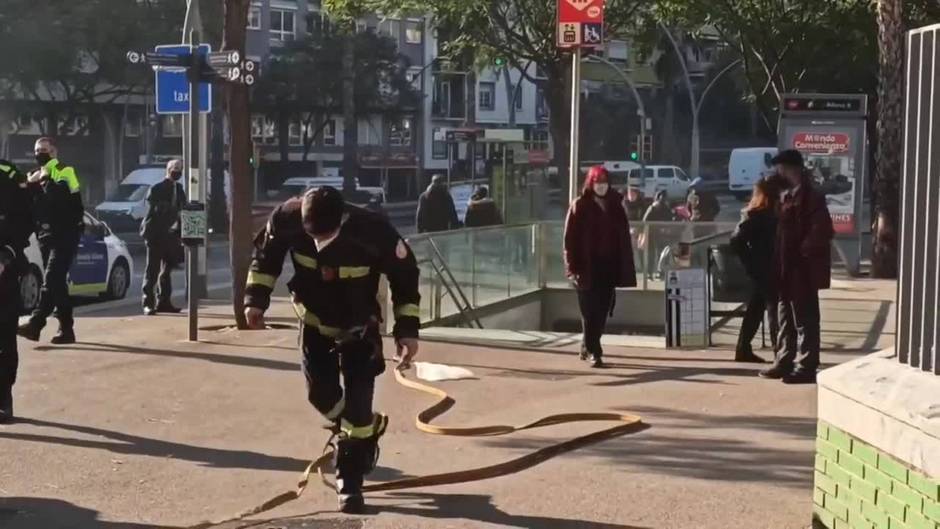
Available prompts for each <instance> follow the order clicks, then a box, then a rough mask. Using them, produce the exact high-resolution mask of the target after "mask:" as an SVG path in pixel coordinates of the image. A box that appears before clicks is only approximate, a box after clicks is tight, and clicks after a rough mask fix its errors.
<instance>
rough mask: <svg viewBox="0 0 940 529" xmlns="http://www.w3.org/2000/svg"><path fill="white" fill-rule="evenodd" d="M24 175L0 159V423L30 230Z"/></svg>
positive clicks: (6, 407) (13, 365)
mask: <svg viewBox="0 0 940 529" xmlns="http://www.w3.org/2000/svg"><path fill="white" fill-rule="evenodd" d="M26 187H27V185H26V175H24V174H23V173H21V172H20V171H19V169H17V168H16V166H15V165H13V164H12V163H10V162H8V161H6V160H0V300H3V302H2V303H0V424H2V423H6V422H10V421H11V420H13V384H15V383H16V371H17V367H18V365H19V354H18V352H17V350H16V324H17V321H18V320H19V316H20V309H21V307H20V274H21V272H22V271H23V270H24V265H25V260H26V257H25V256H24V255H23V250H24V249H25V248H26V247H27V246H28V245H29V236H30V234H31V233H32V232H33V223H32V214H31V212H30V201H29V196H28V192H27V190H26Z"/></svg>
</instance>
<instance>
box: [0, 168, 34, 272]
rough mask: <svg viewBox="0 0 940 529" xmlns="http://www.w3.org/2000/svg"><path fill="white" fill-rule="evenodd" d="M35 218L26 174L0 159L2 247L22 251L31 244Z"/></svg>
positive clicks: (0, 240) (0, 242)
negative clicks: (30, 239)
mask: <svg viewBox="0 0 940 529" xmlns="http://www.w3.org/2000/svg"><path fill="white" fill-rule="evenodd" d="M32 232H33V218H32V213H31V211H30V200H29V194H28V191H27V184H26V175H25V174H23V173H21V172H20V171H19V170H17V168H16V166H15V165H13V164H12V163H10V162H8V161H6V160H0V248H4V247H9V249H10V250H11V251H12V252H15V253H17V254H19V253H21V252H22V251H23V249H24V248H26V246H27V245H28V244H29V236H30V234H31V233H32Z"/></svg>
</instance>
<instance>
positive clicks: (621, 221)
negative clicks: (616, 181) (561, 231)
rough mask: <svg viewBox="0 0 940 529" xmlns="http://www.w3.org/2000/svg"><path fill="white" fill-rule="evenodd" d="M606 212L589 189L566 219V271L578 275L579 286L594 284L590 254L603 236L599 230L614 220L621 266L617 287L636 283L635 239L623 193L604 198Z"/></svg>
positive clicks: (595, 250) (577, 201) (571, 276)
mask: <svg viewBox="0 0 940 529" xmlns="http://www.w3.org/2000/svg"><path fill="white" fill-rule="evenodd" d="M604 200H605V201H606V204H607V211H606V212H605V211H604V210H603V209H601V207H600V206H599V205H597V203H595V198H594V194H593V193H592V192H590V191H588V192H586V193H585V194H584V195H582V196H581V197H580V198H578V199H577V200H575V201H574V203H573V204H572V205H571V208H570V209H568V218H567V219H566V220H565V272H566V274H567V275H568V278H569V279H572V280H574V279H575V278H578V286H579V287H581V288H588V287H589V286H590V285H591V256H592V255H597V253H598V251H597V248H596V245H597V244H599V243H600V241H601V240H602V238H601V237H598V236H597V234H598V233H601V231H602V230H604V229H606V226H605V223H613V228H614V233H615V238H616V242H617V244H616V248H614V249H613V250H614V251H616V254H615V255H617V257H618V261H619V263H620V270H619V273H618V274H617V285H616V286H618V287H635V286H636V269H635V268H634V266H633V243H632V241H631V238H630V221H629V220H628V219H627V214H626V211H624V208H623V205H622V204H621V201H620V194H619V193H614V192H610V193H608V194H607V196H606V197H605V199H604Z"/></svg>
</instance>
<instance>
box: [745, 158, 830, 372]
mask: <svg viewBox="0 0 940 529" xmlns="http://www.w3.org/2000/svg"><path fill="white" fill-rule="evenodd" d="M773 164H774V167H775V169H776V171H777V173H778V174H779V175H780V176H781V177H782V179H783V181H784V182H785V184H786V186H787V190H786V192H785V193H784V194H783V198H782V205H781V206H780V218H779V220H778V224H777V237H776V246H775V251H774V261H773V275H774V277H773V278H774V280H775V282H776V285H777V292H778V295H779V298H780V300H779V306H778V309H779V311H778V314H779V319H780V334H779V336H778V337H777V353H776V358H775V359H774V364H773V366H772V367H770V368H769V369H765V370H763V371H761V372H760V376H762V377H764V378H772V379H783V382H785V383H788V384H806V383H815V382H816V369H817V368H818V367H819V349H820V322H819V320H820V314H819V291H820V290H823V289H827V288H829V283H830V277H831V267H832V263H831V249H830V244H831V243H832V238H833V236H834V233H835V232H834V230H833V227H832V217H831V216H830V215H829V209H828V208H827V207H826V197H825V196H824V195H822V194H821V193H819V192H818V191H817V190H816V189H814V188H813V185H812V182H811V181H810V178H811V177H810V174H809V172H808V171H806V169H805V168H804V166H803V156H802V155H801V154H800V152H799V151H796V150H792V149H791V150H785V151H781V152H780V153H779V154H778V155H777V156H776V157H775V158H774V159H773Z"/></svg>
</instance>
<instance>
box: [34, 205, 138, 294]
mask: <svg viewBox="0 0 940 529" xmlns="http://www.w3.org/2000/svg"><path fill="white" fill-rule="evenodd" d="M26 259H27V261H29V269H28V270H27V272H26V274H24V276H23V279H22V280H21V281H20V297H21V299H22V301H23V310H24V311H26V312H29V311H32V310H33V309H34V308H36V305H37V304H38V303H39V290H40V288H42V270H43V266H42V254H41V253H40V252H39V244H38V242H37V241H36V236H35V235H33V236H31V237H30V239H29V247H28V248H27V249H26ZM133 266H134V260H133V258H131V254H130V251H128V249H127V244H125V243H124V241H122V240H121V239H119V238H118V237H116V236H115V235H114V234H113V233H111V229H110V228H108V226H107V225H106V224H105V223H103V222H100V221H99V220H98V219H96V218H94V217H93V216H91V215H90V214H88V213H87V212H86V213H85V232H84V233H83V234H82V238H81V241H80V242H79V244H78V253H77V254H76V256H75V260H74V262H73V263H72V268H71V269H70V270H69V279H68V281H69V293H70V294H71V295H73V296H83V297H84V296H100V297H104V298H109V299H121V298H123V297H124V296H125V295H127V289H128V287H130V284H131V277H132V276H131V274H132V273H133Z"/></svg>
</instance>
